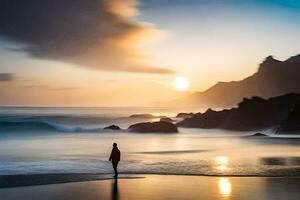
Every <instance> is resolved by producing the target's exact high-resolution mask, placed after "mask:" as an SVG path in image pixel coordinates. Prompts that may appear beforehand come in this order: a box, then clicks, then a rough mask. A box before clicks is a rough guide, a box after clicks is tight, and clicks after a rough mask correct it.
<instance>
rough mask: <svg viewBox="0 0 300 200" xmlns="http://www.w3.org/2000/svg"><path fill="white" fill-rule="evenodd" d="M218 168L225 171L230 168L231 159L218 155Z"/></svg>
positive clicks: (216, 160) (216, 161)
mask: <svg viewBox="0 0 300 200" xmlns="http://www.w3.org/2000/svg"><path fill="white" fill-rule="evenodd" d="M215 163H216V168H217V169H218V170H219V171H225V170H227V169H228V163H229V159H228V157H226V156H218V157H216V158H215Z"/></svg>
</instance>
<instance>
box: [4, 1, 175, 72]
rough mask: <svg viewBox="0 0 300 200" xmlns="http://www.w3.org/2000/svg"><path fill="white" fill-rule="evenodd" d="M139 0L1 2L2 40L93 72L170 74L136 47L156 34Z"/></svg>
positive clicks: (32, 54) (31, 53)
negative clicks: (139, 17) (142, 20)
mask: <svg viewBox="0 0 300 200" xmlns="http://www.w3.org/2000/svg"><path fill="white" fill-rule="evenodd" d="M135 4H136V1H135V0H26V1H25V0H22V1H20V0H0V37H2V39H4V40H9V41H14V42H18V43H20V44H22V46H23V51H25V52H27V53H29V54H30V55H31V56H33V57H36V58H40V59H50V60H58V61H62V62H67V63H72V64H76V65H80V66H84V67H88V68H92V69H103V70H116V71H130V72H145V73H171V71H170V70H167V69H163V68H158V67H153V66H148V65H146V64H145V63H144V60H143V58H142V57H143V56H142V55H141V52H139V51H138V50H137V49H136V48H135V45H136V43H137V41H138V40H139V39H141V38H142V37H146V36H147V34H150V32H151V29H150V28H148V27H145V26H143V25H141V24H139V23H137V22H134V21H133V20H132V19H131V17H133V16H134V14H135Z"/></svg>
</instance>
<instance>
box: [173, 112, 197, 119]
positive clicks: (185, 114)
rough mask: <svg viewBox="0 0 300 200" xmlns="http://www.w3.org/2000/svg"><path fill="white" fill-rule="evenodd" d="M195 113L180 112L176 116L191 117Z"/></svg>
mask: <svg viewBox="0 0 300 200" xmlns="http://www.w3.org/2000/svg"><path fill="white" fill-rule="evenodd" d="M194 115H195V114H194V113H178V114H177V115H176V118H189V117H193V116H194Z"/></svg>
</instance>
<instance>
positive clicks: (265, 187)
mask: <svg viewBox="0 0 300 200" xmlns="http://www.w3.org/2000/svg"><path fill="white" fill-rule="evenodd" d="M25 176H26V175H24V177H25ZM24 177H23V178H24ZM31 178H32V182H35V181H36V180H34V179H37V177H35V178H33V177H31ZM90 178H91V177H90ZM109 178H110V177H109V176H108V175H105V176H103V177H102V176H100V177H98V179H101V180H97V181H87V180H88V179H86V180H81V181H86V182H73V183H63V184H62V183H60V184H51V185H38V186H26V187H12V188H1V189H0V197H1V199H5V200H17V199H22V200H40V199H43V200H57V199H64V200H92V199H93V200H94V199H98V200H99V199H104V200H105V199H108V200H110V199H113V200H134V199H143V200H150V199H151V200H152V199H155V200H160V199H164V200H165V199H178V200H187V199H191V200H192V199H202V200H210V199H214V200H218V199H228V200H230V199H232V200H234V199H243V200H253V199H257V200H287V199H288V200H298V199H299V197H300V190H299V186H300V178H298V177H295V178H291V177H288V178H287V177H285V178H284V177H277V178H275V177H205V176H177V175H122V176H121V177H120V179H119V180H117V181H116V180H114V179H109ZM76 180H78V181H79V179H76ZM40 183H41V182H40ZM52 183H54V182H52Z"/></svg>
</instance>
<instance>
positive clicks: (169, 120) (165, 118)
mask: <svg viewBox="0 0 300 200" xmlns="http://www.w3.org/2000/svg"><path fill="white" fill-rule="evenodd" d="M159 121H160V122H169V123H172V122H174V120H173V119H171V118H169V117H163V118H160V120H159Z"/></svg>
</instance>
